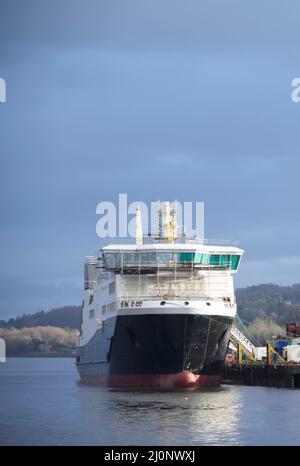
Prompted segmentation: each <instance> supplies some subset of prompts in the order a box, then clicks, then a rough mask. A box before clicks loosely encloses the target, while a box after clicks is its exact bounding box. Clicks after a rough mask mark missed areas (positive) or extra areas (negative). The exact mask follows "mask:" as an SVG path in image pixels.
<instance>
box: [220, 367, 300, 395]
mask: <svg viewBox="0 0 300 466" xmlns="http://www.w3.org/2000/svg"><path fill="white" fill-rule="evenodd" d="M222 383H223V384H229V385H248V386H252V387H277V388H290V389H294V388H300V364H286V365H284V364H278V365H275V364H272V365H268V364H264V363H261V362H259V361H247V362H245V363H243V364H241V365H228V364H225V366H224V371H223V379H222Z"/></svg>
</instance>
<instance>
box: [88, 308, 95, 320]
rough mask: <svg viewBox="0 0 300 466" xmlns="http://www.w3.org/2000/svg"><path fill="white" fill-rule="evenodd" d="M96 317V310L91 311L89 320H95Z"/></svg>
mask: <svg viewBox="0 0 300 466" xmlns="http://www.w3.org/2000/svg"><path fill="white" fill-rule="evenodd" d="M94 317H95V309H90V311H89V318H90V319H93V318H94Z"/></svg>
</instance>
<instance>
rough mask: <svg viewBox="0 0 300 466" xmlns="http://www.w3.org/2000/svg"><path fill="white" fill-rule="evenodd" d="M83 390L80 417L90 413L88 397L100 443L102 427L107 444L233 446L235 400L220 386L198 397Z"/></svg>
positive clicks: (235, 426) (237, 404)
mask: <svg viewBox="0 0 300 466" xmlns="http://www.w3.org/2000/svg"><path fill="white" fill-rule="evenodd" d="M95 390H97V391H95ZM83 391H84V392H85V395H84V397H80V400H81V403H82V411H83V413H86V412H87V409H88V408H89V410H90V407H91V398H95V399H94V402H93V403H92V405H93V406H94V407H93V416H94V422H95V429H98V431H99V434H100V430H101V433H102V438H103V425H105V431H106V433H107V434H108V433H109V435H110V436H111V437H110V444H118V443H119V444H120V443H121V444H124V443H125V444H131V445H134V444H139V445H142V444H146V445H147V444H148V445H149V444H150V445H151V444H161V445H199V444H206V445H208V444H220V443H226V444H234V443H235V442H236V439H237V436H238V433H237V425H238V412H239V404H240V403H239V396H238V394H236V393H235V394H233V392H232V391H231V390H230V389H228V388H226V387H220V388H217V389H209V390H208V389H207V390H205V391H199V392H142V391H121V390H109V389H106V390H105V389H99V387H98V388H97V389H96V388H95V387H94V388H92V387H88V388H86V389H85V390H83ZM87 393H88V396H87ZM97 400H98V408H97ZM99 402H100V403H101V405H100V406H102V408H101V409H99ZM103 403H104V405H103ZM96 416H98V419H97V417H96ZM99 416H100V417H99ZM100 436H101V434H100V435H99V438H100ZM105 437H106V436H105Z"/></svg>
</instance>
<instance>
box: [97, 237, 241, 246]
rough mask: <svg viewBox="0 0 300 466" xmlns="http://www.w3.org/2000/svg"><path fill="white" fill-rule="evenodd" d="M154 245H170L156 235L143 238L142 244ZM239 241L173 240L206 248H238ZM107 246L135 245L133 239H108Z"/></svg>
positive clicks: (185, 238) (209, 239)
mask: <svg viewBox="0 0 300 466" xmlns="http://www.w3.org/2000/svg"><path fill="white" fill-rule="evenodd" d="M156 243H163V244H166V247H167V246H168V244H172V243H170V242H168V241H165V239H164V238H160V237H159V236H156V235H151V236H149V235H144V236H143V244H156ZM239 243H240V242H239V241H237V240H233V239H214V238H197V237H195V238H187V237H185V236H180V237H178V238H177V239H175V241H174V244H199V245H207V246H238V245H239ZM109 244H120V245H124V244H136V239H135V238H131V237H130V238H129V237H127V238H119V237H110V238H108V239H107V240H106V246H107V245H109Z"/></svg>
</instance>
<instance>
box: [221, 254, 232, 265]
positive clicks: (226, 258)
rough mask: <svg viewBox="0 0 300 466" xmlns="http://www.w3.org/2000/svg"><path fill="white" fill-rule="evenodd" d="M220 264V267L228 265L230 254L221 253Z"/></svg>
mask: <svg viewBox="0 0 300 466" xmlns="http://www.w3.org/2000/svg"><path fill="white" fill-rule="evenodd" d="M220 266H221V267H227V268H229V267H230V254H222V255H221V257H220Z"/></svg>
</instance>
